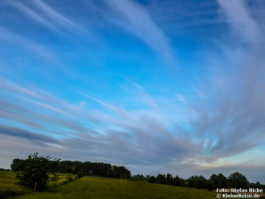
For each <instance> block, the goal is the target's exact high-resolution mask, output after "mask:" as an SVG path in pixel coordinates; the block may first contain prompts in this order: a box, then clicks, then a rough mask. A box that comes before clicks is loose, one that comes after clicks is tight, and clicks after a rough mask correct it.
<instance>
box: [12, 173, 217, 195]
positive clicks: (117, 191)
mask: <svg viewBox="0 0 265 199" xmlns="http://www.w3.org/2000/svg"><path fill="white" fill-rule="evenodd" d="M14 198H16V199H47V198H53V199H62V198H63V199H117V198H121V199H123V198H126V199H136V198H137V199H144V198H145V199H148V198H150V199H151V198H152V199H178V198H179V199H195V198H196V199H200V198H201V199H208V198H209V199H210V198H216V196H215V193H214V192H208V191H207V190H200V189H193V188H184V187H174V186H168V185H159V184H150V183H146V182H141V181H128V180H121V179H111V178H100V177H83V178H81V179H79V180H74V181H72V182H69V183H67V184H63V185H60V186H57V187H54V188H51V189H50V190H49V191H46V192H40V193H27V194H25V195H21V196H17V197H14Z"/></svg>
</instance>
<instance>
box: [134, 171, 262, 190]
mask: <svg viewBox="0 0 265 199" xmlns="http://www.w3.org/2000/svg"><path fill="white" fill-rule="evenodd" d="M136 176H137V177H139V176H140V177H143V175H136ZM133 177H135V176H133ZM145 180H148V182H149V183H158V184H167V185H174V186H185V187H194V188H201V189H208V190H209V191H211V190H214V189H216V188H262V189H264V188H265V185H263V184H261V183H260V182H259V181H257V182H256V183H250V182H249V181H248V179H247V178H246V177H245V176H244V175H242V174H241V173H239V172H235V173H232V174H230V175H229V176H228V177H225V176H224V175H223V174H221V173H219V174H213V175H211V177H210V178H209V179H206V178H205V177H203V176H191V177H189V178H188V179H183V178H180V177H179V176H175V177H173V176H172V175H171V174H169V173H168V174H167V175H163V174H158V175H157V176H156V177H155V176H151V177H150V176H146V178H145Z"/></svg>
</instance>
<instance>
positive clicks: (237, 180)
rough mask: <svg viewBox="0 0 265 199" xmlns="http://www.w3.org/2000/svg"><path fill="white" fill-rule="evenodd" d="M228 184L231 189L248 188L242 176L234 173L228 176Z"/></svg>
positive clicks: (246, 181)
mask: <svg viewBox="0 0 265 199" xmlns="http://www.w3.org/2000/svg"><path fill="white" fill-rule="evenodd" d="M228 184H229V186H230V187H231V188H248V184H249V182H248V180H247V178H246V177H245V176H244V175H242V174H241V173H239V172H236V173H232V174H230V175H229V176H228Z"/></svg>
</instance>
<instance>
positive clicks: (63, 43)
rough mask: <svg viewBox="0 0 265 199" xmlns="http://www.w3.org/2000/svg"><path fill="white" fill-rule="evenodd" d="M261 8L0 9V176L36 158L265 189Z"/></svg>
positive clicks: (63, 5)
mask: <svg viewBox="0 0 265 199" xmlns="http://www.w3.org/2000/svg"><path fill="white" fill-rule="evenodd" d="M264 9H265V2H264V1H262V0H206V1H195V0H185V1H181V0H98V1H95V0H89V1H82V0H77V1H71V0H65V1H60V0H1V1H0V167H3V168H9V166H10V163H11V162H12V160H13V159H14V158H26V157H27V156H28V155H29V154H32V153H34V152H39V153H40V154H43V155H49V156H51V157H54V158H61V159H65V160H80V161H88V160H89V161H100V162H106V163H111V164H116V165H124V166H126V167H127V168H129V169H130V170H131V171H132V173H133V174H137V173H140V174H150V175H157V174H158V173H165V174H166V173H168V172H170V173H172V174H173V175H179V176H181V177H185V178H186V177H189V176H191V175H203V176H205V177H207V178H208V177H209V176H210V175H211V174H213V173H223V174H224V175H229V174H230V173H232V172H236V171H239V172H241V173H243V174H244V175H246V177H247V178H248V179H249V180H250V181H253V182H255V181H257V180H259V181H260V182H263V183H265V174H264V167H265V159H264V152H265V87H264V85H265V78H264V75H265V56H264V50H265V47H264V46H265V45H264V44H265V38H264V36H263V35H264V34H265V23H264V15H265V13H264Z"/></svg>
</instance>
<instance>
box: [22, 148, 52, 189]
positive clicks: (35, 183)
mask: <svg viewBox="0 0 265 199" xmlns="http://www.w3.org/2000/svg"><path fill="white" fill-rule="evenodd" d="M50 159H51V158H50V157H49V156H46V157H45V156H39V155H38V153H34V154H32V155H29V156H28V158H27V159H26V160H24V163H23V170H22V171H21V172H20V173H18V175H17V178H18V179H19V184H20V185H22V186H25V187H27V188H30V189H32V190H33V191H34V192H35V191H41V190H43V189H45V188H46V187H47V183H48V180H49V175H48V173H50V172H53V169H54V168H53V164H51V161H50Z"/></svg>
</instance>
